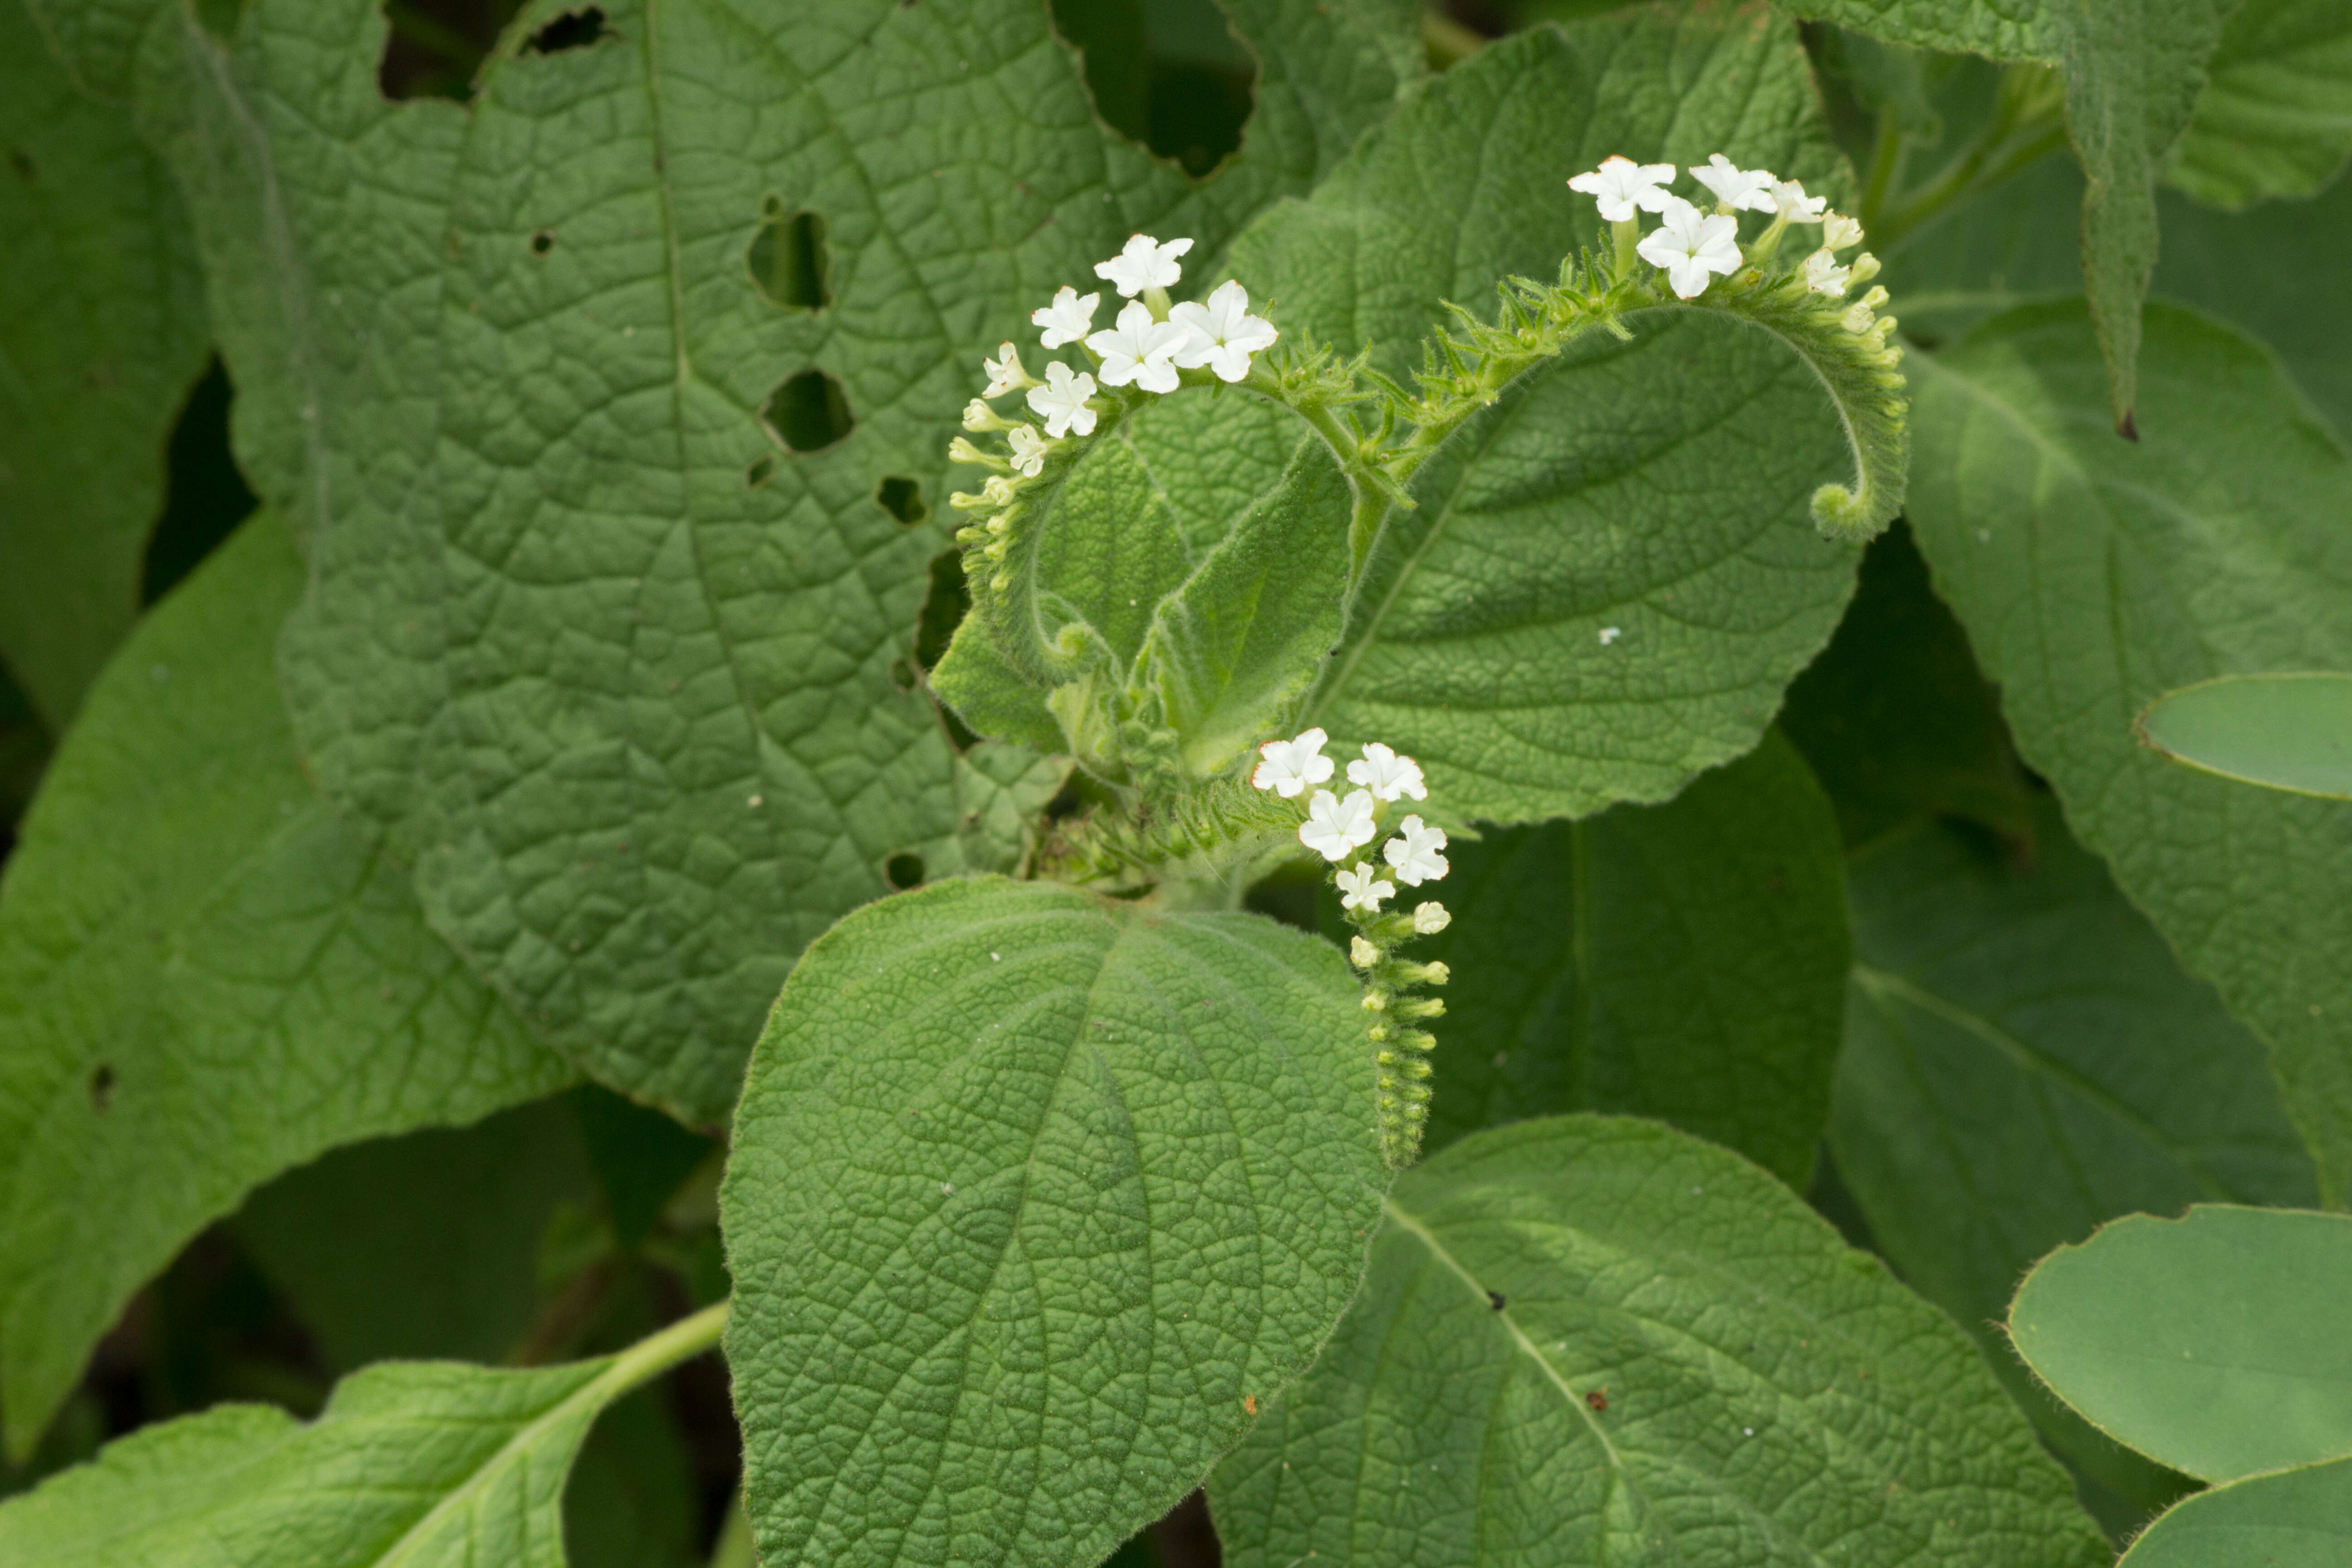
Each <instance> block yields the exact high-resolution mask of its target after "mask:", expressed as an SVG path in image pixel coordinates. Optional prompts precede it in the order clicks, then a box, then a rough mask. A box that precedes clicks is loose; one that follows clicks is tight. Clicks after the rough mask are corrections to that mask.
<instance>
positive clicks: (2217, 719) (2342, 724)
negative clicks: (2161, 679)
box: [2139, 670, 2352, 800]
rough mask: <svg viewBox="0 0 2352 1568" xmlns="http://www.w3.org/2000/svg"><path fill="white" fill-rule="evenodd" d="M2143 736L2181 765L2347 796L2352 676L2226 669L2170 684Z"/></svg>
mask: <svg viewBox="0 0 2352 1568" xmlns="http://www.w3.org/2000/svg"><path fill="white" fill-rule="evenodd" d="M2139 733H2140V739H2142V740H2143V741H2145V742H2147V744H2149V745H2150V746H2153V747H2154V748H2156V750H2158V751H2159V752H2163V753H2164V754H2165V755H2166V756H2168V757H2170V758H2171V759H2172V760H2173V761H2174V762H2176V763H2181V764H2182V765H2183V766H2186V767H2192V768H2201V769H2203V770H2204V771H2205V772H2207V773H2218V774H2220V775H2221V777H2223V778H2226V779H2236V780H2237V781H2238V782H2239V783H2241V784H2261V785H2263V787H2264V788H2267V789H2284V790H2292V791H2294V793H2296V794H2298V795H2325V796H2326V797H2327V798H2329V799H2331V800H2352V675H2347V674H2345V673H2343V672H2341V671H2335V670H2299V671H2296V672H2294V673H2292V674H2285V675H2224V676H2220V677H2217V678H2216V679H2212V680H2208V681H2202V682H2200V683H2199V684H2198V685H2195V686H2184V687H2182V688H2181V689H2179V690H2178V691H2168V692H2166V693H2165V694H2164V695H2163V696H2162V697H2159V698H2158V699H2157V700H2155V701H2154V702H2152V703H2150V704H2148V707H2147V711H2145V712H2143V713H2142V714H2141V715H2140V716H2139Z"/></svg>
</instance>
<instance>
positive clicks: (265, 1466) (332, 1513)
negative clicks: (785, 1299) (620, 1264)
mask: <svg viewBox="0 0 2352 1568" xmlns="http://www.w3.org/2000/svg"><path fill="white" fill-rule="evenodd" d="M724 1310H725V1309H723V1308H712V1309H710V1310H708V1311H706V1312H703V1313H700V1314H698V1315H697V1316H696V1317H693V1318H689V1319H687V1320H684V1321H681V1322H678V1323H677V1324H676V1325H674V1326H672V1327H671V1328H669V1329H666V1330H664V1331H662V1332H661V1333H659V1334H656V1335H655V1336H654V1337H653V1338H651V1339H649V1340H646V1341H645V1342H642V1343H640V1344H637V1345H635V1346H632V1347H631V1348H630V1349H629V1350H627V1351H625V1352H623V1353H621V1354H620V1355H617V1356H607V1357H604V1358H602V1359H600V1360H596V1361H583V1362H576V1363H571V1364H569V1365H565V1366H557V1367H549V1368H546V1369H544V1370H541V1371H533V1372H494V1371H491V1370H489V1369H488V1368H486V1367H478V1366H467V1365H464V1364H461V1363H455V1362H393V1363H386V1364H385V1365H383V1366H376V1367H370V1368H368V1369H366V1370H365V1371H362V1372H359V1373H353V1374H352V1376H350V1377H348V1378H346V1379H344V1380H343V1381H342V1382H341V1384H337V1385H336V1388H335V1394H334V1397H333V1398H332V1399H331V1400H329V1401H328V1403H327V1407H326V1409H325V1410H323V1411H321V1412H320V1415H319V1418H318V1419H317V1420H315V1421H312V1422H310V1423H308V1424H304V1423H300V1422H297V1421H296V1420H294V1419H293V1417H291V1416H289V1415H287V1414H286V1413H285V1412H284V1411H282V1410H278V1409H277V1408H275V1407H273V1406H269V1405H223V1406H220V1407H219V1408H217V1409H214V1410H209V1411H206V1412H205V1414H203V1415H191V1416H186V1417H184V1418H182V1419H180V1420H177V1421H167V1422H163V1423H162V1424H160V1425H157V1426H149V1427H146V1428H144V1429H142V1430H141V1431H138V1432H135V1433H133V1434H131V1436H128V1437H125V1438H122V1439H121V1440H120V1441H118V1442H115V1443H111V1444H109V1445H108V1446H107V1447H106V1448H105V1449H104V1450H102V1451H101V1452H100V1455H99V1457H98V1458H97V1460H96V1461H95V1462H94V1463H91V1464H88V1465H82V1466H79V1467H77V1468H74V1469H71V1470H68V1471H66V1472H64V1473H63V1474H61V1475H58V1476H56V1477H53V1478H52V1479H49V1480H48V1481H47V1482H45V1483H43V1484H42V1486H41V1487H40V1488H38V1489H37V1490H35V1491H33V1492H31V1493H29V1494H27V1495H26V1496H24V1497H21V1498H16V1499H14V1500H10V1501H8V1502H6V1503H5V1504H0V1562H7V1563H41V1564H42V1565H43V1568H120V1565H121V1564H123V1563H139V1564H140V1565H141V1568H215V1565H217V1564H221V1563H236V1564H237V1568H395V1565H397V1568H475V1565H477V1564H481V1563H499V1564H502V1565H511V1568H562V1565H563V1563H564V1555H563V1510H562V1500H563V1485H564V1479H565V1477H566V1475H567V1473H568V1472H569V1471H570V1469H571V1466H572V1457H573V1456H574V1455H575V1454H577V1453H578V1452H579V1451H580V1445H581V1440H582V1439H583V1438H584V1437H586V1436H587V1435H588V1428H589V1426H590V1425H591V1424H592V1423H593V1421H594V1420H595V1419H596V1415H597V1413H598V1412H599V1411H601V1410H603V1409H604V1406H605V1405H608V1404H610V1403H611V1402H612V1401H613V1400H614V1399H615V1398H616V1397H618V1396H619V1395H620V1394H625V1393H626V1392H627V1391H628V1390H629V1389H630V1388H632V1387H634V1386H635V1385H636V1384H639V1383H642V1382H644V1381H645V1380H646V1378H648V1377H650V1376H652V1375H654V1374H655V1373H659V1372H661V1371H663V1370H665V1369H666V1368H667V1367H669V1366H672V1365H675V1364H676V1363H677V1362H679V1361H681V1360H683V1359H685V1358H686V1357H687V1356H688V1355H691V1354H692V1353H694V1352H697V1351H699V1350H705V1349H708V1348H709V1345H710V1342H711V1341H712V1339H713V1337H714V1336H715V1333H716V1331H717V1326H718V1323H717V1320H718V1319H719V1317H720V1316H721V1315H722V1314H723V1313H724Z"/></svg>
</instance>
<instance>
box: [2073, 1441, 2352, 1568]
mask: <svg viewBox="0 0 2352 1568" xmlns="http://www.w3.org/2000/svg"><path fill="white" fill-rule="evenodd" d="M2347 1552H2352V1459H2337V1460H2335V1461H2333V1462H2332V1463H2329V1464H2325V1465H2313V1466H2310V1467H2308V1468H2304V1469H2297V1470H2285V1471H2282V1472H2280V1473H2278V1474H2276V1475H2268V1476H2250V1477H2248V1478H2247V1479H2244V1480H2242V1481H2232V1482H2231V1483H2230V1484H2229V1485H2228V1486H2223V1487H2216V1488H2214V1489H2212V1490H2211V1491H2209V1492H2205V1493H2203V1494H2201V1495H2200V1496H2198V1497H2193V1498H2190V1499H2189V1500H2187V1501H2186V1502H2184V1503H2182V1504H2181V1505H2180V1506H2179V1507H2178V1508H2176V1509H2174V1510H2172V1511H2171V1512H2170V1513H2168V1514H2166V1515H2165V1516H2164V1517H2163V1518H2162V1519H2159V1520H2158V1521H2156V1522H2155V1523H2154V1524H2152V1525H2150V1526H2148V1528H2147V1533H2146V1534H2144V1535H2142V1536H2141V1537H2140V1538H2139V1539H2138V1540H2137V1541H2135V1542H2132V1549H2131V1550H2130V1551H2129V1552H2125V1553H2124V1557H2123V1562H2122V1563H2119V1564H2118V1565H2117V1568H2334V1565H2335V1564H2336V1563H2341V1562H2343V1561H2344V1560H2345V1555H2346V1553H2347Z"/></svg>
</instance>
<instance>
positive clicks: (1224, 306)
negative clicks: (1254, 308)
mask: <svg viewBox="0 0 2352 1568" xmlns="http://www.w3.org/2000/svg"><path fill="white" fill-rule="evenodd" d="M1120 313H1121V314H1122V315H1124V314H1125V313H1126V312H1124V311H1122V312H1120ZM1168 319H1169V320H1170V321H1173V322H1174V323H1175V324H1176V325H1178V326H1180V327H1181V328H1183V329H1184V346H1183V347H1181V348H1180V349H1178V350H1177V351H1176V363H1178V364H1180V365H1181V366H1182V367H1183V368H1184V369H1186V370H1198V369H1200V368H1201V367H1202V365H1207V366H1208V367H1209V368H1210V369H1211V370H1213V371H1215V372H1216V373H1217V376H1218V379H1220V380H1222V381H1239V380H1240V379H1241V378H1242V377H1244V376H1245V375H1247V374H1249V362H1250V355H1252V354H1254V353H1257V352H1258V351H1259V350H1260V349H1265V348H1272V347H1273V346H1274V340H1275V339H1276V337H1277V336H1279V335H1280V334H1278V333H1276V331H1275V330H1274V323H1273V322H1272V321H1267V320H1265V318H1264V317H1263V316H1253V315H1251V314H1250V313H1249V290H1248V289H1244V288H1243V287H1242V286H1241V285H1240V284H1239V283H1236V282H1233V281H1231V280H1228V281H1226V282H1223V283H1220V284H1218V285H1217V286H1216V287H1215V288H1214V289H1211V290H1210V291H1209V302H1208V303H1207V304H1205V305H1198V304H1194V303H1193V302H1192V300H1185V301H1184V302H1183V303H1182V304H1181V305H1178V306H1176V307H1174V308H1173V309H1171V310H1170V311H1169V312H1168Z"/></svg>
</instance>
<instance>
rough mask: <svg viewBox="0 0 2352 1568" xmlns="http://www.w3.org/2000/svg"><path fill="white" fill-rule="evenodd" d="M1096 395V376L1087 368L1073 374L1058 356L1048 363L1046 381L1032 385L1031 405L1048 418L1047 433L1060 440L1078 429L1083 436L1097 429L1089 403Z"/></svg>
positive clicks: (1046, 422)
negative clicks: (1089, 373) (1087, 370)
mask: <svg viewBox="0 0 2352 1568" xmlns="http://www.w3.org/2000/svg"><path fill="white" fill-rule="evenodd" d="M1093 395H1095V378H1094V377H1093V376H1090V375H1088V374H1087V373H1086V372H1085V371H1080V372H1078V374H1076V375H1072V374H1070V367H1069V366H1068V365H1066V364H1064V363H1062V362H1061V361H1060V360H1055V361H1054V362H1053V363H1050V364H1048V365H1047V366H1046V367H1045V385H1043V386H1033V387H1031V388H1030V389H1029V406H1030V407H1031V408H1033V409H1034V410H1036V411H1037V413H1038V414H1039V416H1042V417H1043V418H1044V419H1045V434H1046V435H1048V436H1051V437H1054V438H1055V439H1056V440H1059V439H1060V438H1061V437H1065V436H1066V435H1068V434H1069V433H1070V432H1071V431H1073V430H1075V431H1076V432H1077V433H1078V434H1079V435H1081V436H1091V435H1093V434H1094V433H1095V411H1094V410H1093V409H1091V408H1089V407H1087V398H1089V397H1092V396H1093Z"/></svg>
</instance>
